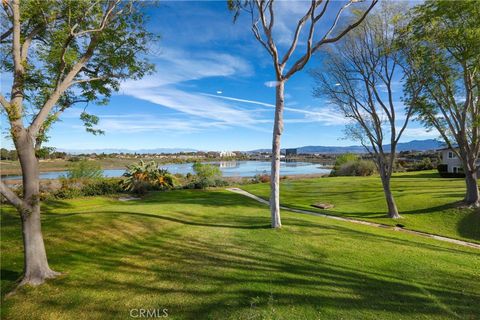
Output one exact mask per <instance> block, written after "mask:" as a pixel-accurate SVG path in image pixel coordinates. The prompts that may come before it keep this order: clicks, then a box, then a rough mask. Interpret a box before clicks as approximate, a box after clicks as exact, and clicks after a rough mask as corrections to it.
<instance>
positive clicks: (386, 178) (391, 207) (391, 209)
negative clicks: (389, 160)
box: [379, 164, 401, 219]
mask: <svg viewBox="0 0 480 320" xmlns="http://www.w3.org/2000/svg"><path fill="white" fill-rule="evenodd" d="M379 168H380V177H381V179H382V186H383V193H384V194H385V200H386V201H387V209H388V217H389V218H392V219H398V218H401V216H400V214H399V213H398V209H397V204H396V203H395V199H394V198H393V194H392V190H391V188H390V177H391V174H389V173H388V172H387V169H386V168H385V165H384V164H380V165H379Z"/></svg>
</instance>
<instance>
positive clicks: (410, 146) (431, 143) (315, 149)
mask: <svg viewBox="0 0 480 320" xmlns="http://www.w3.org/2000/svg"><path fill="white" fill-rule="evenodd" d="M443 147H444V144H443V143H442V142H440V141H437V140H435V139H427V140H413V141H410V142H403V143H399V144H398V146H397V152H400V151H428V150H435V149H440V148H443ZM385 148H386V150H387V151H389V150H390V145H386V146H385ZM292 149H297V152H298V153H305V154H312V153H323V154H328V153H347V152H352V153H365V152H366V151H365V148H363V147H362V146H348V147H336V146H304V147H298V148H292ZM58 151H63V152H67V153H70V154H81V153H85V154H87V153H97V154H100V153H107V154H108V153H140V154H155V153H179V152H196V151H199V150H196V149H192V148H156V149H138V150H130V149H79V150H73V149H72V150H69V149H58ZM257 152H270V149H257V150H252V151H247V153H257ZM282 152H285V149H282Z"/></svg>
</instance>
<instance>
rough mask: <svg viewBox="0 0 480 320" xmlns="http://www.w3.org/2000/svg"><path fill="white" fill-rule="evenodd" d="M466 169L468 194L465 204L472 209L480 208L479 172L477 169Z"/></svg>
mask: <svg viewBox="0 0 480 320" xmlns="http://www.w3.org/2000/svg"><path fill="white" fill-rule="evenodd" d="M464 168H465V170H464V171H465V182H466V185H467V192H466V194H465V203H466V204H467V205H469V206H472V207H475V208H477V207H479V206H480V195H479V192H478V182H477V171H476V170H475V168H474V169H473V170H472V169H468V167H467V166H464Z"/></svg>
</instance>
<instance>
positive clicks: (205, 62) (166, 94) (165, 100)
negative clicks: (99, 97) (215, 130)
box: [121, 49, 256, 130]
mask: <svg viewBox="0 0 480 320" xmlns="http://www.w3.org/2000/svg"><path fill="white" fill-rule="evenodd" d="M155 62H156V66H157V72H156V74H154V75H151V76H148V77H146V78H144V79H142V80H137V81H132V80H131V81H126V82H125V83H123V84H122V86H121V93H122V94H124V95H129V96H133V97H135V98H137V99H141V100H145V101H149V102H151V103H154V104H157V105H160V106H163V107H166V108H169V109H172V110H175V111H178V112H181V113H184V114H186V115H188V116H191V117H192V116H193V117H198V118H202V119H203V121H205V120H212V121H215V122H218V123H221V125H222V126H251V125H253V124H255V123H256V120H255V118H254V115H253V114H251V111H247V110H242V109H240V108H238V107H237V106H236V105H234V104H231V103H225V102H221V101H219V100H218V99H213V98H212V97H218V96H214V95H210V96H209V95H208V94H202V93H198V92H193V91H186V90H184V89H180V87H181V86H185V85H186V84H188V82H189V81H194V80H200V79H203V78H210V77H230V76H235V77H238V76H247V75H250V74H252V72H253V71H252V68H251V66H250V65H249V64H248V63H247V62H246V61H245V60H244V59H242V58H240V57H236V56H233V55H230V54H225V53H214V52H203V53H195V52H186V51H182V50H175V49H165V50H162V51H160V52H158V55H157V56H156V58H155ZM217 93H218V94H221V93H222V91H220V90H219V91H217ZM207 122H208V121H207ZM218 123H217V124H218ZM146 127H147V128H148V127H150V128H152V127H154V126H146ZM177 127H178V129H179V130H185V129H187V128H186V127H185V125H180V124H178V125H177ZM197 127H201V128H208V127H211V126H209V125H207V126H198V124H197Z"/></svg>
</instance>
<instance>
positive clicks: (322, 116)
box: [203, 93, 349, 125]
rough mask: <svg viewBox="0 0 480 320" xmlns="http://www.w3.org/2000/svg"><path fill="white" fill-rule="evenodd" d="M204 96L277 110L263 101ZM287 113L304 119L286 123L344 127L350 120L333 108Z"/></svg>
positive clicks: (290, 119) (287, 108)
mask: <svg viewBox="0 0 480 320" xmlns="http://www.w3.org/2000/svg"><path fill="white" fill-rule="evenodd" d="M203 95H205V96H209V97H214V98H217V99H224V100H230V101H237V102H242V103H248V104H255V105H259V106H264V107H268V108H275V105H274V104H271V103H265V102H262V101H257V100H248V99H240V98H235V97H227V96H218V95H213V94H207V93H204V94H203ZM284 110H285V111H290V112H292V113H299V114H303V115H304V118H300V119H298V118H297V119H295V118H287V119H285V122H286V123H309V122H319V123H322V124H324V125H344V124H346V123H348V122H349V121H348V119H346V118H345V117H344V116H343V115H341V114H339V113H338V112H337V111H335V110H334V109H333V108H332V107H330V106H327V107H321V108H313V109H306V108H305V109H300V108H292V107H289V106H286V107H284Z"/></svg>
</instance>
